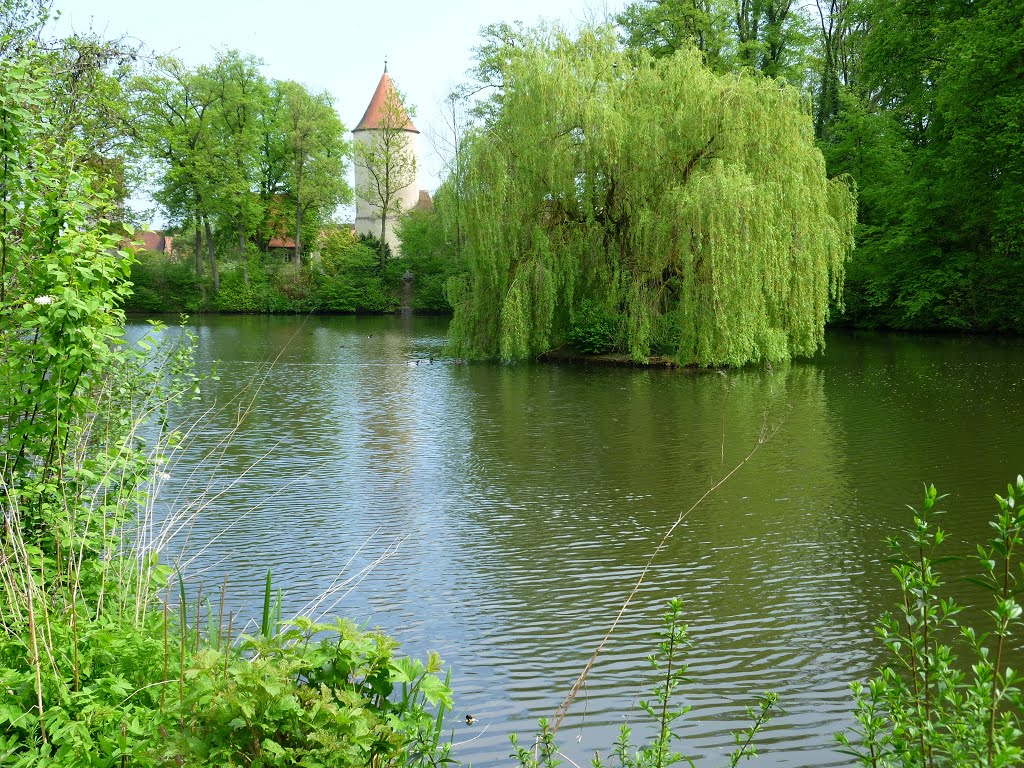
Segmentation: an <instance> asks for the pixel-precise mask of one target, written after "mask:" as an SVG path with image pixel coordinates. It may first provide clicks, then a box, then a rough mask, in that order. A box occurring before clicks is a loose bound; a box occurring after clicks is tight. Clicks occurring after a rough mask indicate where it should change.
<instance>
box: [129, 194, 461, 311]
mask: <svg viewBox="0 0 1024 768" xmlns="http://www.w3.org/2000/svg"><path fill="white" fill-rule="evenodd" d="M439 230H440V223H439V222H438V221H437V219H436V215H435V214H434V213H432V212H420V211H415V212H413V213H410V214H408V215H407V216H406V217H405V218H404V219H403V221H402V223H401V226H400V232H401V233H402V234H403V235H404V236H405V238H406V239H405V240H403V248H402V255H401V256H400V257H398V258H394V259H390V260H389V261H388V265H387V268H386V269H385V270H384V271H381V269H380V259H379V256H378V253H379V251H378V247H379V243H378V241H377V239H376V238H373V237H361V238H359V239H355V240H354V239H353V238H352V237H351V235H350V234H349V233H348V231H346V230H342V229H335V230H333V231H329V232H326V233H324V235H323V236H322V241H321V244H320V249H319V251H318V256H317V257H316V258H307V259H305V260H304V261H303V262H302V264H301V265H296V264H294V263H292V262H290V261H288V259H287V256H286V255H285V254H283V253H282V252H274V253H260V252H259V251H256V250H255V249H251V250H249V251H248V252H247V253H246V254H245V256H244V257H241V256H239V254H237V253H224V254H221V256H220V257H219V265H220V291H219V292H217V293H215V292H214V290H213V283H212V280H211V279H210V278H209V275H208V274H206V275H205V276H200V277H197V276H196V274H195V270H194V267H193V266H192V262H193V260H192V258H191V257H190V256H189V255H188V254H187V253H182V254H175V255H174V256H168V255H167V254H164V253H157V252H153V251H143V252H140V253H139V254H137V258H136V262H135V263H134V264H133V266H132V272H131V279H132V283H133V290H132V293H131V295H130V296H128V297H127V298H126V303H125V309H126V310H128V311H130V312H148V313H160V312H188V313H195V312H227V313H254V314H271V313H282V314H287V313H306V312H323V313H344V314H348V313H387V312H394V311H396V310H398V309H400V308H401V306H402V304H403V301H404V300H405V299H406V298H408V300H409V301H410V305H409V306H410V308H411V309H412V310H413V311H414V312H422V313H428V314H450V313H451V311H452V307H451V304H450V303H449V302H448V299H447V297H446V295H445V284H446V283H447V282H448V280H449V279H450V278H452V277H453V276H455V275H458V274H461V273H462V272H463V271H464V269H465V266H464V262H463V261H461V260H460V259H459V258H458V257H457V255H456V254H455V253H454V252H453V249H452V247H451V246H450V245H448V244H446V243H445V241H444V239H443V232H440V231H439ZM407 274H409V275H411V278H412V279H411V284H410V289H411V290H410V292H409V295H408V297H406V296H405V283H406V280H405V276H406V275H407Z"/></svg>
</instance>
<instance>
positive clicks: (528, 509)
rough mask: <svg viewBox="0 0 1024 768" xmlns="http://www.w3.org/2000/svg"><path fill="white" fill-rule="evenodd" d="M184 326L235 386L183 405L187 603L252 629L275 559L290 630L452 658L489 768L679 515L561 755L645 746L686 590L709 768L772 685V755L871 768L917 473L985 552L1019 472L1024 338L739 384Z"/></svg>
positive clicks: (358, 325)
mask: <svg viewBox="0 0 1024 768" xmlns="http://www.w3.org/2000/svg"><path fill="white" fill-rule="evenodd" d="M192 322H193V324H194V325H193V330H194V332H195V333H196V334H197V335H198V349H197V353H198V362H199V367H200V369H201V370H208V369H210V368H211V366H213V365H214V363H216V373H217V377H218V378H217V380H215V381H209V382H207V383H206V384H205V385H204V388H203V391H202V395H201V397H200V398H199V399H198V400H196V401H194V402H190V403H188V404H187V405H186V406H184V407H183V409H180V411H179V412H178V413H176V414H175V417H176V418H180V419H181V420H182V421H183V422H187V423H195V424H196V425H197V426H196V428H195V429H194V430H193V431H192V433H191V434H190V437H189V439H188V441H187V442H186V446H185V447H184V448H183V449H182V450H180V451H179V452H178V453H177V454H176V455H175V456H174V457H173V459H172V462H171V464H170V465H169V467H168V469H169V474H170V479H169V480H167V482H166V484H165V487H164V488H163V490H162V492H161V495H160V500H159V503H160V505H161V509H163V510H164V512H165V513H170V512H173V511H175V510H186V511H196V512H198V514H196V515H195V519H194V520H193V522H192V525H191V529H190V532H189V534H188V537H187V538H185V537H179V540H178V541H177V542H176V543H175V545H174V546H175V548H176V549H175V551H176V552H177V553H178V556H179V557H180V558H181V561H182V562H183V563H187V570H188V575H189V578H190V581H191V583H192V584H193V588H195V585H197V584H198V582H199V581H200V580H202V581H203V582H204V583H205V584H206V587H205V589H206V590H207V591H209V590H210V589H212V588H213V587H211V586H210V585H217V584H219V583H220V581H221V580H222V579H223V577H224V576H225V575H226V576H227V579H228V603H229V607H231V608H233V609H234V610H236V611H239V612H240V613H241V615H242V616H243V617H252V616H255V615H256V614H257V612H258V611H259V605H260V602H261V596H262V590H263V581H264V578H265V575H266V571H267V569H268V568H270V569H272V570H273V574H274V582H275V584H276V585H278V586H280V587H281V588H282V589H283V591H284V612H285V614H286V615H287V614H288V613H290V612H295V611H299V610H305V611H310V610H312V611H314V612H315V613H318V614H319V613H324V612H326V613H327V614H329V615H330V614H341V615H344V616H347V617H350V618H352V619H354V620H356V621H357V622H360V623H366V624H368V625H370V626H379V627H381V628H382V629H384V630H386V631H387V632H389V633H391V634H393V635H395V636H396V637H398V638H399V639H400V640H401V641H402V643H403V648H404V650H405V651H406V652H408V653H410V654H414V655H420V656H422V655H423V654H424V653H425V652H426V651H427V650H428V649H436V650H438V651H440V653H441V655H442V656H443V657H444V659H445V660H446V662H447V663H448V664H449V665H450V666H451V668H452V670H453V685H454V688H455V695H456V708H455V712H454V714H453V718H452V723H453V727H454V736H455V740H456V741H457V742H460V745H459V747H458V749H457V755H458V756H459V757H460V758H462V759H464V760H470V761H472V762H473V764H474V765H476V766H489V765H499V764H509V762H510V761H509V760H508V759H507V757H508V755H509V752H510V746H509V743H508V734H509V733H510V732H512V731H518V732H519V733H520V737H521V740H523V741H527V740H529V734H532V733H533V732H534V730H535V726H536V720H537V718H538V717H542V716H548V715H550V714H552V713H553V712H554V710H555V709H556V708H557V707H558V705H559V703H560V702H561V701H562V699H563V698H564V697H565V695H566V694H567V693H568V692H569V690H570V688H571V687H572V685H573V682H574V681H575V680H576V678H577V676H578V675H579V674H580V672H581V671H582V670H583V668H584V666H585V664H586V662H587V660H588V659H589V658H590V655H591V654H592V653H593V651H594V649H595V648H596V647H597V645H598V643H599V642H600V641H601V638H602V637H603V636H604V634H605V632H606V631H607V629H608V627H609V625H610V623H611V621H612V619H613V618H614V616H615V614H616V613H617V612H618V610H619V608H620V606H621V605H622V604H623V602H624V600H625V599H626V597H627V595H628V594H629V592H630V590H631V589H632V588H633V586H634V584H635V583H636V581H637V579H638V577H639V575H640V573H641V571H642V570H643V568H644V566H645V564H646V563H647V561H648V558H649V557H650V555H651V553H652V552H653V551H654V549H655V547H656V546H657V544H658V542H659V541H660V540H661V538H662V537H663V535H664V534H665V532H666V531H667V530H668V529H669V528H670V527H671V526H672V525H673V523H675V522H676V521H677V520H678V519H679V517H680V515H685V517H684V518H683V520H682V522H680V523H679V525H678V527H677V528H676V529H675V531H674V533H673V535H672V536H671V537H670V539H669V540H668V542H667V544H666V546H665V549H664V550H663V551H662V552H661V554H660V555H659V556H658V557H657V558H656V559H655V560H654V562H653V565H652V567H651V570H650V572H649V573H648V574H647V577H646V579H645V581H644V582H643V584H642V585H641V587H640V589H639V591H638V593H637V596H636V598H635V599H634V601H633V603H632V604H631V605H630V606H629V608H628V609H627V611H626V613H625V615H624V618H623V620H622V622H621V624H620V625H619V627H618V629H617V631H616V632H615V634H614V635H613V636H612V638H611V640H610V641H609V643H608V645H607V646H606V647H605V649H604V652H603V653H602V654H601V655H600V656H599V658H598V660H597V663H596V665H595V666H594V669H593V670H592V672H591V674H590V676H589V678H588V680H587V684H586V687H585V688H584V689H583V691H582V692H581V694H580V696H579V697H578V699H577V700H576V702H575V704H574V706H573V708H572V710H571V714H570V716H569V717H568V718H567V719H566V721H565V723H564V725H563V727H562V730H561V732H560V740H561V743H562V745H563V751H564V752H565V754H566V755H568V756H569V757H570V758H572V759H573V760H575V761H576V762H577V763H579V764H580V765H583V764H585V762H586V761H588V760H589V757H590V756H591V755H592V754H593V752H594V750H596V749H599V750H601V751H602V753H606V752H607V751H608V749H609V748H610V746H611V744H612V742H613V741H614V739H615V737H616V735H617V733H618V729H619V726H620V725H621V724H622V723H626V722H628V723H630V724H631V725H633V726H635V727H636V728H637V730H638V732H639V733H641V734H642V733H643V732H644V729H645V727H646V726H645V725H644V722H645V721H644V718H643V717H642V716H641V715H640V714H639V712H638V710H636V708H635V705H636V702H637V701H638V699H640V698H643V697H644V696H645V695H646V694H647V692H649V691H650V688H651V686H652V685H653V684H654V682H655V680H654V678H652V676H651V673H650V670H649V667H648V665H647V663H646V661H645V657H646V656H647V655H648V654H649V653H651V652H652V651H653V650H654V645H655V643H656V637H655V633H656V630H657V628H658V626H659V617H660V615H661V614H662V613H663V611H664V609H665V605H666V603H667V602H668V600H670V599H671V598H673V597H680V598H682V600H683V606H684V615H685V618H686V621H687V624H688V625H689V633H690V638H691V640H692V642H693V647H692V650H691V652H690V656H689V665H690V677H691V678H692V679H693V682H692V683H691V684H689V685H687V686H686V687H685V690H684V701H685V703H687V704H689V705H691V706H692V707H693V711H692V712H691V713H690V714H689V715H687V716H686V717H685V718H684V720H683V721H681V722H682V723H683V725H682V726H681V728H680V730H681V732H682V733H683V734H684V737H685V740H684V742H683V743H682V750H683V751H684V752H685V753H686V754H687V755H688V756H691V757H693V758H694V759H695V760H696V761H697V764H698V765H721V764H722V763H723V760H724V755H726V754H728V752H730V751H731V748H732V746H733V743H732V738H731V736H730V733H731V732H732V731H734V730H737V729H740V728H743V727H744V726H745V725H746V717H745V710H746V707H747V706H749V705H753V704H754V703H755V700H756V698H757V697H758V696H759V695H760V694H761V692H763V691H765V690H771V691H775V692H777V693H778V694H779V696H780V699H781V704H782V706H783V707H784V709H785V713H784V714H778V715H777V716H776V718H775V719H774V720H773V721H772V723H771V724H770V726H769V727H768V729H767V730H766V732H765V733H764V735H763V737H762V738H761V739H760V741H759V743H758V745H759V751H760V752H761V757H760V758H759V759H758V761H757V764H759V765H762V766H810V765H814V766H827V765H846V764H849V762H850V761H849V759H848V758H846V757H845V756H843V755H842V754H840V753H839V752H838V751H836V749H835V747H834V739H833V733H834V732H835V731H837V730H840V729H843V728H846V727H849V726H850V725H851V724H852V720H851V716H850V714H849V712H850V710H851V699H850V695H849V690H848V684H849V682H850V681H851V680H856V679H863V678H864V677H866V676H867V674H868V673H869V671H870V669H871V667H872V665H873V664H875V663H876V662H877V661H878V659H879V655H878V643H877V642H876V640H875V638H874V634H873V632H872V629H871V628H872V625H873V622H874V621H875V619H876V618H877V617H878V616H879V614H880V613H881V612H882V611H883V610H885V609H886V608H887V607H888V606H889V605H891V604H892V601H893V599H894V597H895V592H894V584H893V579H892V577H891V575H890V574H889V572H888V570H889V566H888V565H887V563H886V558H887V556H888V552H887V550H886V547H885V539H886V537H888V536H890V535H892V534H894V533H896V532H898V531H899V530H900V529H901V528H902V527H903V526H905V525H906V524H907V523H908V522H909V520H910V517H909V514H910V513H909V512H908V510H907V509H906V506H905V505H906V504H918V503H919V502H920V498H921V493H922V483H924V482H934V483H935V484H936V485H938V486H939V489H940V491H946V492H949V493H950V496H949V498H948V499H947V500H946V502H945V508H946V509H948V510H949V514H948V515H947V516H946V518H945V520H944V525H945V526H946V528H947V529H948V531H949V534H950V542H951V544H950V551H953V552H959V553H969V552H970V551H972V549H973V546H972V545H971V543H970V542H972V541H975V540H980V539H981V537H983V536H984V535H985V533H986V530H987V522H988V520H989V519H990V515H991V514H992V512H993V510H994V508H995V505H994V502H993V500H992V494H993V493H994V492H996V491H998V490H1000V489H1003V490H1005V486H1006V483H1007V481H1009V480H1010V479H1011V478H1014V477H1016V475H1017V473H1018V472H1021V471H1024V442H1022V440H1021V436H1020V429H1019V414H1020V412H1021V410H1022V407H1024V378H1022V376H1021V370H1022V367H1021V361H1022V359H1024V342H1022V341H1021V340H1005V339H1003V340H1000V339H987V338H948V337H947V338H943V337H912V336H900V335H889V336H885V335H872V334H838V333H836V334H832V335H831V336H830V338H829V345H828V350H827V353H826V354H825V355H823V356H821V357H820V358H818V359H815V360H813V361H803V362H797V363H793V364H791V365H785V366H776V367H775V369H774V370H771V369H769V368H767V367H756V368H751V369H745V370H742V371H728V372H725V373H724V374H720V373H693V372H686V371H670V370H662V369H659V370H648V369H633V368H603V367H587V366H578V367H573V366H555V365H517V366H506V365H498V364H480V363H471V364H463V363H461V362H460V361H453V360H451V359H447V358H445V357H444V352H443V347H444V343H445V332H446V325H447V323H446V321H445V320H443V319H437V318H401V317H373V318H354V317H309V318H305V319H303V318H292V317H210V318H202V319H199V320H194V321H192ZM140 329H141V325H139V324H133V326H132V328H131V330H132V332H133V333H138V332H140ZM414 361H422V362H420V363H419V364H415V365H414V364H411V363H412V362H414ZM748 456H749V458H747V457H748ZM737 466H738V467H739V468H738V469H736V468H737ZM733 469H736V471H735V473H734V474H733V475H731V476H730V477H729V478H728V479H727V480H726V481H725V482H724V483H722V484H721V486H720V487H718V488H717V490H714V491H713V492H712V493H711V494H710V495H708V497H707V498H706V499H705V500H704V501H703V502H701V503H700V504H698V505H697V506H695V507H694V505H695V504H696V503H697V502H698V500H699V499H700V498H701V497H702V496H703V495H704V494H705V493H706V492H707V491H708V490H709V489H710V488H712V487H713V486H714V485H715V484H716V483H718V482H719V481H720V480H722V479H723V477H725V476H726V475H727V474H728V473H729V472H730V471H732V470H733ZM953 567H954V568H955V569H956V568H967V566H966V565H957V566H953ZM339 585H341V587H339ZM325 593H327V594H326V596H325ZM1017 642H1018V643H1019V642H1020V641H1019V639H1018V641H1017ZM1016 652H1017V653H1021V655H1022V656H1024V653H1022V652H1021V649H1020V648H1019V647H1018V648H1017V649H1016ZM468 713H471V714H473V715H474V716H475V717H476V718H477V721H478V722H477V723H476V724H475V725H473V726H467V725H465V723H464V718H465V715H466V714H468Z"/></svg>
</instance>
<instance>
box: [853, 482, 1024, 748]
mask: <svg viewBox="0 0 1024 768" xmlns="http://www.w3.org/2000/svg"><path fill="white" fill-rule="evenodd" d="M1021 497H1024V477H1021V476H1020V475H1018V476H1017V482H1016V486H1013V485H1010V486H1007V494H1006V497H1002V496H998V495H997V496H996V502H997V503H998V507H999V508H998V510H997V512H996V518H995V520H994V521H992V523H991V526H992V530H993V531H994V533H993V535H992V538H991V539H989V541H988V542H987V544H986V545H985V546H979V547H978V550H977V555H976V559H977V562H978V566H979V571H980V577H979V578H977V579H972V580H971V581H972V582H973V583H975V584H977V585H980V586H981V587H983V588H984V589H985V590H986V591H988V592H989V593H990V594H991V595H992V603H991V606H990V608H989V610H988V611H986V612H985V615H986V617H987V620H988V621H989V622H990V624H989V626H988V627H987V628H986V630H984V631H980V632H979V631H977V630H976V629H974V628H973V627H969V626H966V625H965V624H963V623H961V621H960V619H959V618H958V614H959V613H960V611H961V608H962V607H961V606H960V605H959V604H958V603H956V601H955V600H954V599H953V598H952V597H950V596H947V595H946V594H944V593H945V591H946V590H945V589H944V587H945V586H946V585H945V583H944V581H943V578H942V575H941V573H940V571H939V568H938V566H939V565H940V564H941V563H943V562H944V561H946V560H947V559H948V558H944V557H939V556H938V555H937V552H938V549H939V547H940V546H941V545H942V543H943V541H944V539H945V534H944V532H943V530H942V528H941V527H939V526H938V525H937V517H938V516H939V515H940V514H941V513H940V511H939V510H938V509H937V508H936V505H937V504H938V502H939V501H940V500H941V499H942V497H940V496H939V495H938V493H937V492H936V490H935V486H928V487H927V488H926V489H925V493H924V503H923V506H922V507H921V509H920V511H918V510H912V511H913V527H912V528H911V529H910V531H909V532H908V533H907V534H906V535H905V536H904V537H903V538H902V539H900V538H895V537H894V538H893V539H892V540H891V541H890V542H889V544H890V547H891V549H892V551H893V561H892V562H893V567H892V572H893V575H894V576H895V577H896V579H897V581H898V582H899V585H900V590H901V592H902V595H903V599H902V602H901V603H900V604H899V607H898V608H897V609H896V612H895V613H893V614H886V615H885V616H883V617H882V619H881V620H880V621H879V623H878V627H877V629H878V633H879V635H880V636H881V638H882V642H883V644H884V646H885V651H886V654H887V659H886V661H884V662H883V663H882V664H881V665H880V666H879V668H878V672H877V675H876V676H875V677H874V678H872V679H871V680H870V681H868V683H867V684H866V685H864V684H862V683H855V684H854V685H853V686H852V688H853V692H854V698H855V700H856V712H855V716H856V719H857V723H858V727H857V728H856V729H855V730H854V736H855V738H853V739H851V738H850V737H849V736H847V735H846V734H839V735H838V736H837V738H838V739H839V741H840V742H841V743H842V744H843V745H844V748H845V749H844V751H846V752H847V753H848V754H850V755H852V756H854V757H855V758H856V759H857V761H858V763H859V764H860V765H863V766H871V768H880V767H882V766H886V767H888V766H927V767H928V768H931V766H935V765H986V766H1010V765H1020V764H1021V761H1022V760H1024V721H1022V717H1024V697H1022V694H1021V688H1020V677H1019V675H1018V674H1017V673H1016V672H1015V671H1014V670H1013V669H1012V668H1011V667H1010V666H1009V665H1008V658H1007V653H1008V649H1009V643H1010V638H1011V637H1013V636H1015V633H1016V632H1019V631H1020V629H1021V628H1022V625H1024V622H1022V615H1024V611H1022V608H1021V605H1020V603H1019V602H1018V596H1019V594H1020V592H1021V588H1022V586H1024V579H1022V576H1024V570H1022V568H1021V563H1022V558H1021V549H1022V547H1024V509H1020V510H1018V509H1017V505H1018V499H1020V498H1021Z"/></svg>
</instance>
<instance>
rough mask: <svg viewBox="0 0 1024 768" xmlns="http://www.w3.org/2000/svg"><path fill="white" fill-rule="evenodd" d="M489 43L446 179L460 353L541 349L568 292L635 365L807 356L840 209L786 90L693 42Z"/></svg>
mask: <svg viewBox="0 0 1024 768" xmlns="http://www.w3.org/2000/svg"><path fill="white" fill-rule="evenodd" d="M496 53H498V52H496V51H494V50H489V51H488V55H489V56H490V59H489V61H490V62H491V64H492V65H493V66H497V67H498V68H499V69H500V73H499V74H500V78H495V79H493V81H494V82H500V83H501V86H502V87H501V88H500V90H499V91H498V96H497V106H496V108H495V109H494V110H492V111H491V112H490V114H489V120H488V123H487V127H486V128H485V129H482V130H481V131H479V132H477V133H476V134H475V135H472V136H471V137H470V138H469V140H468V141H467V142H466V149H465V151H466V158H465V163H464V166H465V178H464V179H462V180H461V183H462V185H463V187H464V189H463V195H464V200H463V210H464V216H465V237H466V252H467V257H468V261H469V269H470V274H469V277H468V279H467V281H466V282H465V283H464V284H463V285H462V286H461V288H459V287H456V289H455V290H454V291H453V292H452V293H453V295H452V299H453V304H454V305H455V318H454V320H453V323H452V330H451V340H452V344H453V346H454V347H455V348H456V349H457V350H458V352H459V353H460V354H466V355H476V356H487V357H501V358H504V359H508V360H515V359H523V358H528V357H533V356H536V355H539V354H542V353H544V352H545V351H548V350H551V349H552V348H556V347H558V346H560V345H561V344H563V343H564V342H565V341H566V340H567V338H568V335H569V331H570V329H571V326H572V322H573V313H574V311H576V310H577V309H578V308H579V307H581V306H582V305H583V304H584V303H586V304H587V306H588V307H591V308H592V307H593V306H594V305H597V306H600V307H602V308H604V309H605V310H606V311H607V312H608V313H610V314H611V315H613V316H614V317H616V318H617V322H618V324H619V325H618V328H619V330H618V344H619V346H620V348H621V349H622V350H623V351H625V352H628V353H629V354H630V355H632V356H633V357H634V358H636V359H638V360H639V359H644V358H646V357H647V355H648V354H650V353H651V351H652V348H655V349H657V350H660V351H662V352H665V353H668V354H672V355H675V356H676V357H678V359H679V360H681V361H682V362H684V363H699V364H701V365H718V364H730V365H742V364H744V363H746V362H749V361H754V360H781V359H786V358H789V357H790V356H792V355H812V354H814V353H815V352H816V351H817V350H819V349H821V348H822V346H823V344H824V325H825V321H826V319H827V318H828V314H829V307H830V301H833V300H834V301H841V286H842V281H843V270H844V263H845V261H846V259H847V258H848V257H849V255H850V251H851V248H852V243H853V226H854V221H855V212H856V207H855V203H854V199H853V195H852V194H851V189H850V187H849V186H848V185H847V184H846V183H845V181H842V180H839V181H829V180H828V179H827V178H826V176H825V166H824V161H823V159H822V156H821V153H820V152H819V151H818V150H817V149H816V147H815V145H814V136H813V126H812V121H811V117H810V111H809V108H808V107H807V105H806V104H805V103H804V102H803V101H802V100H801V97H800V95H799V93H798V92H797V91H795V90H793V89H791V88H789V87H786V86H782V85H780V84H779V83H778V82H776V81H772V80H768V79H764V78H755V77H747V76H736V75H724V76H723V75H716V74H714V73H712V72H711V71H710V70H708V69H707V68H706V67H705V66H704V65H703V64H702V62H701V56H700V53H699V52H698V51H696V50H694V49H692V48H685V49H683V50H681V51H679V52H677V53H676V54H675V55H673V56H671V57H663V58H659V59H654V58H652V57H651V56H649V55H648V54H646V53H644V52H635V51H633V52H629V53H626V52H624V51H622V49H621V48H620V47H619V45H618V44H617V42H616V40H615V36H614V33H613V31H612V30H610V29H607V28H600V29H585V30H583V31H582V32H581V33H580V34H579V36H578V37H576V38H573V37H571V36H569V35H568V34H566V33H564V32H562V31H560V30H557V29H554V30H539V31H534V32H531V33H528V34H521V35H519V36H518V37H517V45H516V46H515V49H514V50H510V51H508V52H507V54H506V55H504V56H501V55H496ZM495 62H497V64H495Z"/></svg>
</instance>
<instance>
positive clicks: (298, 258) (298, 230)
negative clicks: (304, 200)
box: [295, 202, 302, 266]
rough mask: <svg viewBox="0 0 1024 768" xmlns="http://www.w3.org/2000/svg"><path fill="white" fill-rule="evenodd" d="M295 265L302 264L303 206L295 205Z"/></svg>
mask: <svg viewBox="0 0 1024 768" xmlns="http://www.w3.org/2000/svg"><path fill="white" fill-rule="evenodd" d="M295 264H296V266H300V265H301V264H302V204H301V203H298V202H296V203H295Z"/></svg>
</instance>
